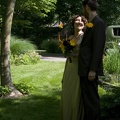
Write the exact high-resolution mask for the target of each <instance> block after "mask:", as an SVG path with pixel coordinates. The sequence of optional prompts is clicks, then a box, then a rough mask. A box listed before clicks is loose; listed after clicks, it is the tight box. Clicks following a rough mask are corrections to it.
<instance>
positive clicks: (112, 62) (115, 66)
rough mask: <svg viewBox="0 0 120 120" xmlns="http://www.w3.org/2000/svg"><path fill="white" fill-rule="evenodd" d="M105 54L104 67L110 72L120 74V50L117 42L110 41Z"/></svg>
mask: <svg viewBox="0 0 120 120" xmlns="http://www.w3.org/2000/svg"><path fill="white" fill-rule="evenodd" d="M109 44H111V46H110V45H109V48H108V49H107V50H106V53H105V54H106V55H105V56H104V68H105V71H107V73H109V74H113V73H114V74H120V50H119V47H118V44H117V43H116V42H111V43H109Z"/></svg>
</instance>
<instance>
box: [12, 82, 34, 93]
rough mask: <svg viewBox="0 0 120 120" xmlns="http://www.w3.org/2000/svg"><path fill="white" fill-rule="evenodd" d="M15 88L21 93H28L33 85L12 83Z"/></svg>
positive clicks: (32, 88)
mask: <svg viewBox="0 0 120 120" xmlns="http://www.w3.org/2000/svg"><path fill="white" fill-rule="evenodd" d="M14 85H15V88H16V89H17V90H19V91H20V92H21V93H22V94H30V93H31V92H32V91H33V90H34V86H33V85H26V84H24V83H19V84H14Z"/></svg>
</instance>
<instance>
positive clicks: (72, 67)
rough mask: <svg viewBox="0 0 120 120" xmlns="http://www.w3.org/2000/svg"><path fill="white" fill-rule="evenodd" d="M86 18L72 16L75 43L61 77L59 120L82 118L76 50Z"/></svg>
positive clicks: (81, 119)
mask: <svg viewBox="0 0 120 120" xmlns="http://www.w3.org/2000/svg"><path fill="white" fill-rule="evenodd" d="M85 22H86V19H85V17H84V16H79V15H75V16H73V18H72V26H73V31H74V33H73V35H71V36H70V37H69V39H74V40H75V42H76V45H75V47H74V52H73V54H72V55H71V56H70V58H71V61H72V62H70V61H69V56H68V57H67V60H66V64H65V69H64V73H63V79H62V95H61V109H60V111H61V120H83V116H84V107H83V102H82V95H81V87H80V79H79V76H78V51H79V45H80V43H81V41H82V37H83V34H84V32H83V30H84V28H85Z"/></svg>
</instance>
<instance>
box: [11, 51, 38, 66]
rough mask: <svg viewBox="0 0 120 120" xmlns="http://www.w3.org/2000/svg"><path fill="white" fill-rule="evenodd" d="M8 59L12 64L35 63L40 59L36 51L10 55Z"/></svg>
mask: <svg viewBox="0 0 120 120" xmlns="http://www.w3.org/2000/svg"><path fill="white" fill-rule="evenodd" d="M10 61H11V64H14V65H22V64H23V65H29V64H36V63H38V62H39V61H40V55H39V54H38V53H36V52H28V53H24V54H20V55H11V56H10Z"/></svg>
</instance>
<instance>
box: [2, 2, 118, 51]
mask: <svg viewBox="0 0 120 120" xmlns="http://www.w3.org/2000/svg"><path fill="white" fill-rule="evenodd" d="M81 2H82V1H80V0H74V1H73V0H52V1H49V0H26V1H23V0H17V1H16V6H15V12H14V19H13V24H12V35H15V36H20V37H21V38H25V39H26V38H27V39H29V40H31V41H33V43H34V44H36V45H37V46H38V49H41V43H42V41H44V40H47V39H53V38H56V37H57V33H58V31H59V29H58V24H59V22H60V21H61V22H63V24H67V26H68V25H69V23H70V18H71V16H72V15H74V14H82V4H81ZM98 3H99V10H98V14H99V16H100V17H101V18H102V19H103V20H104V21H105V23H106V26H108V25H113V24H114V25H117V24H120V14H118V13H120V7H119V4H120V1H119V0H111V1H109V0H106V1H105V0H99V1H98ZM5 4H6V0H1V1H0V29H2V28H1V26H2V21H3V17H4V11H5V10H4V9H5ZM62 31H66V28H64V29H63V30H62Z"/></svg>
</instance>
